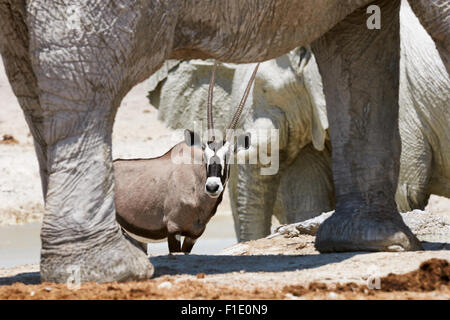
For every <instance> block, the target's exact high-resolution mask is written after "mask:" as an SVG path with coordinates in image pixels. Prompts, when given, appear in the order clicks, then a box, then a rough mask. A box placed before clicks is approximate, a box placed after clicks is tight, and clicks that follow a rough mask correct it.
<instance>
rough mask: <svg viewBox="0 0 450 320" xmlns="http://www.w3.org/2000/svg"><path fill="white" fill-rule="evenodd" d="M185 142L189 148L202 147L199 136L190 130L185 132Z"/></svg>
mask: <svg viewBox="0 0 450 320" xmlns="http://www.w3.org/2000/svg"><path fill="white" fill-rule="evenodd" d="M184 142H186V144H187V145H188V146H189V147H192V146H201V141H200V137H199V136H198V134H196V133H195V132H193V131H191V130H189V129H186V130H184Z"/></svg>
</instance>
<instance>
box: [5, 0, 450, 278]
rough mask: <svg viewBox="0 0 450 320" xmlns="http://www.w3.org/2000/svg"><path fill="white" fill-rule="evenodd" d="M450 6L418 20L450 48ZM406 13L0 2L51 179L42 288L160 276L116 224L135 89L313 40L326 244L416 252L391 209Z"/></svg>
mask: <svg viewBox="0 0 450 320" xmlns="http://www.w3.org/2000/svg"><path fill="white" fill-rule="evenodd" d="M369 2H370V3H372V4H376V5H378V6H379V7H380V10H381V12H383V28H381V29H379V30H378V29H377V30H369V29H367V25H366V19H367V13H366V7H365V6H366V5H367V4H368V3H369ZM411 2H420V1H419V0H411ZM440 2H442V1H438V0H435V1H431V3H432V5H423V6H421V7H420V8H418V9H417V11H418V12H419V11H420V12H419V16H421V17H424V18H423V21H425V28H426V29H427V31H429V32H430V33H431V34H432V36H434V37H435V38H439V39H444V41H445V39H446V38H445V37H444V38H442V37H441V33H442V32H444V35H446V34H447V33H448V30H449V28H448V20H446V19H445V15H446V14H447V12H448V10H447V8H448V3H446V2H444V3H442V4H441V6H440V7H439V3H440ZM398 10H399V1H398V0H395V1H391V0H389V1H388V0H379V1H375V2H373V1H370V0H353V1H340V0H339V1H338V0H329V1H316V0H301V1H300V0H297V1H280V0H268V1H263V2H260V1H237V0H225V1H198V2H191V1H178V0H174V1H162V2H161V1H156V0H147V1H138V0H107V1H103V0H102V1H100V0H96V1H83V0H77V1H72V2H70V3H69V4H66V2H61V1H48V0H34V1H31V0H0V52H1V55H2V59H3V62H4V65H5V69H6V73H7V76H8V78H9V81H10V83H11V86H12V89H13V91H14V93H15V94H16V96H17V97H18V100H19V103H20V105H21V107H22V109H23V111H24V115H25V118H26V120H27V123H28V125H29V127H30V130H31V133H32V135H33V137H34V143H35V149H36V154H37V157H38V161H39V166H40V171H41V180H42V187H43V196H44V198H45V208H46V214H45V217H44V221H43V225H42V232H41V241H42V250H41V260H40V264H41V278H42V281H57V282H68V281H72V282H77V281H113V280H131V279H145V278H148V277H150V276H151V275H152V273H153V268H152V266H151V264H150V263H149V261H148V260H147V258H146V256H145V254H143V253H142V252H141V251H140V250H139V249H137V248H136V247H134V246H133V245H132V244H131V243H129V242H128V240H126V239H125V237H124V236H123V234H122V233H121V231H120V228H119V226H118V224H117V222H116V221H115V207H114V191H113V190H114V180H113V166H112V159H111V132H112V127H113V123H114V116H115V114H116V111H117V108H118V106H119V105H120V102H121V100H122V98H123V97H124V96H125V95H126V93H127V92H128V91H129V90H130V89H131V88H132V87H133V86H134V85H136V84H137V83H139V82H141V81H143V80H145V79H146V78H148V77H149V76H150V75H151V74H152V73H153V72H155V71H156V70H157V69H158V68H159V67H160V66H161V65H162V64H163V62H164V61H165V60H166V59H182V60H185V59H207V58H213V59H217V60H219V61H223V62H233V63H250V62H257V61H264V60H268V59H272V58H275V57H278V56H280V55H282V54H285V53H287V52H288V51H289V50H292V49H293V48H295V47H298V46H301V45H305V44H308V43H311V42H313V46H312V47H313V50H314V53H315V56H316V59H317V62H318V66H319V69H320V72H321V75H322V79H323V83H324V92H325V97H326V101H327V111H328V115H330V114H333V115H334V116H333V117H332V118H330V128H331V130H330V132H331V141H332V144H333V153H334V154H333V165H332V166H333V180H334V186H335V193H336V208H337V209H336V212H335V214H334V215H333V218H332V219H328V220H327V222H325V223H324V224H323V225H322V226H321V227H320V229H319V232H318V235H317V241H316V245H317V247H318V248H319V249H320V250H322V251H330V250H331V251H342V250H359V249H364V248H368V249H373V250H383V249H384V248H386V247H387V246H389V245H391V244H392V243H396V244H399V245H401V246H403V247H404V248H405V249H407V250H412V249H417V248H419V247H420V245H419V244H418V242H417V239H416V238H415V237H414V236H413V235H412V234H411V232H410V231H409V229H408V228H407V227H406V225H405V224H404V223H403V222H402V220H401V218H400V216H399V215H398V212H397V209H396V208H395V201H394V191H395V187H396V186H397V172H398V163H399V155H400V153H399V146H400V138H399V134H398V130H397V127H396V125H395V122H396V121H397V118H398V112H397V110H398V76H399V70H398V68H399V30H398V29H399V26H398ZM426 17H433V19H427V18H426ZM427 22H429V23H428V24H427ZM437 24H438V25H439V24H444V26H443V27H438V28H437V27H436V25H437ZM436 30H438V32H439V34H437V33H436V32H437V31H436ZM442 30H444V31H442ZM433 33H436V34H435V35H434V34H433ZM440 41H442V40H440ZM446 45H447V44H446V43H445V42H443V45H441V46H440V47H439V48H440V49H442V50H446V49H447V46H446ZM350 84H357V86H356V85H353V86H352V85H350ZM365 106H366V107H367V106H370V108H369V109H370V110H369V112H368V113H364V110H366V109H365ZM361 117H363V119H364V121H363V124H362V125H360V126H357V127H358V128H359V129H358V130H357V131H356V132H354V131H353V129H352V130H351V128H354V127H355V125H356V124H358V123H359V120H358V119H360V118H361ZM380 126H381V127H383V126H384V127H383V129H384V130H382V134H381V133H380V130H379V128H380ZM130 127H131V128H132V124H130ZM346 150H354V151H355V152H354V153H352V154H351V155H350V154H349V153H348V152H346ZM368 155H370V166H367V164H368V158H369V156H368ZM374 229H377V230H380V232H378V233H377V234H376V235H375V234H373V232H372V231H371V230H374ZM355 230H356V231H357V232H354V231H355Z"/></svg>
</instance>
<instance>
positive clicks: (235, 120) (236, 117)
mask: <svg viewBox="0 0 450 320" xmlns="http://www.w3.org/2000/svg"><path fill="white" fill-rule="evenodd" d="M258 67H259V63H258V64H257V65H256V67H255V70H253V73H252V76H251V77H250V80H249V81H248V84H247V88H246V89H245V91H244V95H243V97H242V99H241V102H240V103H239V106H238V108H237V110H236V113H235V114H234V117H233V119H232V120H231V123H230V125H229V127H228V129H231V130H234V129H235V128H236V125H237V123H238V121H239V117H240V116H241V113H242V110H243V109H244V106H245V102H246V101H247V97H248V94H249V92H250V89H251V87H252V84H253V81H254V80H255V77H256V72H257V71H258ZM227 140H228V139H227Z"/></svg>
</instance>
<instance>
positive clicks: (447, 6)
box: [408, 0, 450, 74]
mask: <svg viewBox="0 0 450 320" xmlns="http://www.w3.org/2000/svg"><path fill="white" fill-rule="evenodd" d="M408 2H409V4H410V6H411V8H412V9H413V11H414V13H415V14H416V16H417V17H418V18H419V21H420V23H421V24H422V25H423V27H424V28H425V30H427V32H428V34H429V35H430V36H431V38H433V40H434V41H435V43H436V48H437V49H438V51H439V54H440V56H441V59H442V61H443V62H444V64H445V68H446V69H447V72H448V74H450V22H449V19H448V16H449V15H450V3H449V2H448V0H409V1H408Z"/></svg>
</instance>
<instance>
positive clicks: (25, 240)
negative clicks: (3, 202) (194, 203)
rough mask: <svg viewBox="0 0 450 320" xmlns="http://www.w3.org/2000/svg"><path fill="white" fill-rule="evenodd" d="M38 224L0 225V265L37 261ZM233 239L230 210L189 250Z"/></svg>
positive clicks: (216, 247)
mask: <svg viewBox="0 0 450 320" xmlns="http://www.w3.org/2000/svg"><path fill="white" fill-rule="evenodd" d="M40 232H41V225H40V224H39V223H31V224H24V225H15V226H0V268H9V267H14V266H18V265H23V264H37V263H39V255H40V249H41V240H40ZM235 243H236V238H235V235H234V226H233V218H232V217H231V214H224V213H223V214H218V215H216V216H214V217H213V218H212V219H211V221H210V222H209V224H208V225H207V227H206V230H205V233H204V234H203V235H202V237H201V238H200V239H199V240H198V241H197V243H196V244H195V246H194V248H193V250H192V253H196V254H212V253H215V252H218V251H220V250H222V249H224V248H226V247H229V246H231V245H233V244H235ZM148 253H149V254H151V255H156V254H166V253H168V248H167V242H161V243H151V244H150V245H149V250H148Z"/></svg>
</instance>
